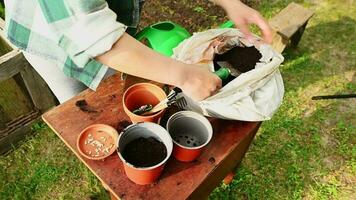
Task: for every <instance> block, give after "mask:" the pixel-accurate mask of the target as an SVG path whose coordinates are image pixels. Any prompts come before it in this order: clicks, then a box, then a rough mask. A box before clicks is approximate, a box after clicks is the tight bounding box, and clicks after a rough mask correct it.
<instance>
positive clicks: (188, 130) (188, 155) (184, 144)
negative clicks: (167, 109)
mask: <svg viewBox="0 0 356 200" xmlns="http://www.w3.org/2000/svg"><path fill="white" fill-rule="evenodd" d="M167 130H168V132H169V134H170V135H171V137H172V139H173V143H174V147H173V156H174V157H175V158H176V159H177V160H179V161H183V162H190V161H193V160H195V159H197V158H198V157H199V155H200V154H201V152H202V150H203V149H204V147H205V146H206V145H207V144H208V143H209V142H210V140H211V138H212V136H213V128H212V126H211V124H210V122H209V120H208V119H206V118H205V117H204V116H203V115H200V114H198V113H195V112H192V111H180V112H177V113H175V114H174V115H172V116H171V117H170V118H169V119H168V122H167Z"/></svg>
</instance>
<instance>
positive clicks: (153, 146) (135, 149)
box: [122, 137, 167, 167]
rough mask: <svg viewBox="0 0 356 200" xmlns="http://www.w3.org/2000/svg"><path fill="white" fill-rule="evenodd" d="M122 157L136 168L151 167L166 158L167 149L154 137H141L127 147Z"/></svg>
mask: <svg viewBox="0 0 356 200" xmlns="http://www.w3.org/2000/svg"><path fill="white" fill-rule="evenodd" d="M122 156H123V157H124V158H125V160H126V161H127V162H129V163H130V164H132V165H134V166H136V167H151V166H154V165H156V164H158V163H160V162H162V161H163V160H164V159H165V158H166V156H167V149H166V147H165V145H164V144H163V143H162V142H160V141H158V140H157V139H155V138H153V137H149V138H143V137H140V138H137V139H135V140H133V141H131V142H129V143H128V144H127V145H126V147H125V149H124V150H123V152H122Z"/></svg>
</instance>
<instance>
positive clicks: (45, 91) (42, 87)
mask: <svg viewBox="0 0 356 200" xmlns="http://www.w3.org/2000/svg"><path fill="white" fill-rule="evenodd" d="M20 73H21V77H22V79H23V81H24V83H25V85H26V88H27V90H28V92H29V94H30V96H31V99H32V101H33V104H34V105H35V107H36V108H38V109H39V110H41V111H42V112H44V111H46V110H48V109H49V108H51V107H53V106H55V105H56V100H55V97H54V95H53V94H52V92H51V90H50V89H49V88H48V86H47V84H46V82H45V81H44V80H43V79H42V78H41V76H40V75H39V74H38V73H37V72H36V71H35V70H34V69H33V68H32V66H31V65H30V64H29V63H28V62H27V61H26V63H25V66H24V68H23V70H22V71H21V72H20Z"/></svg>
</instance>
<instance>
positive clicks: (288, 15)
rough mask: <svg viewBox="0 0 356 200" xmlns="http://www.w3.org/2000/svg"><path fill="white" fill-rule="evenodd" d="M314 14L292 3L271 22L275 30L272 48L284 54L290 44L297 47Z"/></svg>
mask: <svg viewBox="0 0 356 200" xmlns="http://www.w3.org/2000/svg"><path fill="white" fill-rule="evenodd" d="M313 14H314V12H313V11H311V10H308V9H306V8H304V7H303V6H301V5H298V4H296V3H290V4H289V5H288V6H287V7H286V8H284V9H283V10H282V11H281V12H280V13H278V14H277V15H276V16H274V17H273V18H272V19H271V20H270V21H269V24H270V25H271V26H272V28H273V29H274V34H273V41H272V47H273V48H274V49H275V50H276V51H278V52H282V51H283V50H284V49H285V48H286V47H287V46H288V45H289V43H290V42H291V43H292V45H293V47H296V46H297V45H298V43H299V41H300V39H301V37H302V35H303V33H304V29H305V27H306V25H307V23H308V21H309V19H310V18H311V17H312V16H313Z"/></svg>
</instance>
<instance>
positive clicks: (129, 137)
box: [117, 122, 173, 185]
mask: <svg viewBox="0 0 356 200" xmlns="http://www.w3.org/2000/svg"><path fill="white" fill-rule="evenodd" d="M139 137H144V138H149V137H154V138H155V139H157V140H159V141H161V142H163V143H164V145H165V146H166V149H167V155H166V157H165V159H164V160H162V161H161V162H160V163H158V164H156V165H154V166H150V167H137V166H134V165H132V164H131V163H129V162H128V161H126V160H125V158H124V157H123V155H122V152H123V150H124V149H125V146H126V145H127V144H128V143H129V142H131V141H133V140H135V139H137V138H139ZM172 150H173V142H172V138H171V137H170V135H169V134H168V132H167V131H166V130H165V129H164V128H163V127H162V126H160V125H158V124H154V123H151V122H143V123H138V124H133V125H130V126H128V127H127V128H126V129H125V130H124V131H123V132H122V133H121V134H120V136H119V141H118V151H117V153H118V154H119V157H120V159H121V161H122V162H123V164H124V169H125V173H126V175H127V177H128V178H129V179H130V180H131V181H133V182H134V183H136V184H139V185H146V184H150V183H153V182H155V181H156V180H157V179H158V177H159V176H160V175H161V173H162V170H163V169H164V165H165V163H166V162H167V161H168V159H169V157H170V156H171V154H172Z"/></svg>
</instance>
